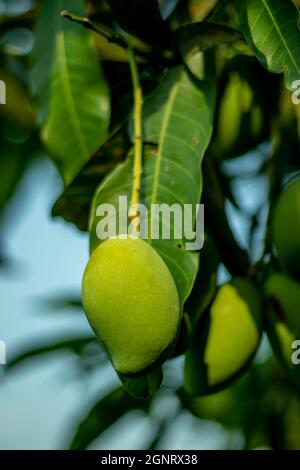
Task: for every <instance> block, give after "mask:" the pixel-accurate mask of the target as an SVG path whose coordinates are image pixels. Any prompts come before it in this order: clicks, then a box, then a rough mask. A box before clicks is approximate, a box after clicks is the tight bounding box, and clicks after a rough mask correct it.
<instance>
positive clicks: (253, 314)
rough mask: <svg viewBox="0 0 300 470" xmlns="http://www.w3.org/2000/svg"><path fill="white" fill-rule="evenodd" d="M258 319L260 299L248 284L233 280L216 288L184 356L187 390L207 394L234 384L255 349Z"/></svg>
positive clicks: (258, 331)
mask: <svg viewBox="0 0 300 470" xmlns="http://www.w3.org/2000/svg"><path fill="white" fill-rule="evenodd" d="M261 318H262V317H261V301H260V296H259V294H258V292H257V290H256V288H255V287H254V286H253V285H252V284H251V283H249V282H248V281H246V280H244V279H240V278H236V279H234V280H232V281H231V282H230V283H226V284H224V285H222V286H221V287H219V289H218V291H217V294H216V297H215V299H214V301H213V302H212V304H211V306H210V308H209V311H208V312H207V316H205V317H203V320H202V321H201V322H200V323H199V326H198V328H197V330H196V334H195V336H194V338H193V341H192V346H191V347H190V349H189V351H188V352H187V354H186V359H185V367H184V375H185V378H184V387H185V389H186V391H187V392H188V393H190V394H191V395H207V394H209V393H214V392H217V391H218V390H221V389H223V388H225V387H226V386H227V385H228V384H230V383H231V382H232V381H234V379H235V378H236V377H238V376H239V374H240V373H241V372H242V371H243V370H244V369H245V368H246V366H247V365H248V364H249V363H250V361H251V359H252V358H253V356H254V354H255V352H256V350H257V348H258V345H259V343H260V338H261V333H262V319H261Z"/></svg>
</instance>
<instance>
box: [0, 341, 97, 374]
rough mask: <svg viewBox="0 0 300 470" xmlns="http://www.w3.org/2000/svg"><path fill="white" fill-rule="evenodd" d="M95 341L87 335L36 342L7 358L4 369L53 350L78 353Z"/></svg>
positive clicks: (11, 367)
mask: <svg viewBox="0 0 300 470" xmlns="http://www.w3.org/2000/svg"><path fill="white" fill-rule="evenodd" d="M93 342H96V339H95V337H94V336H91V335H90V336H87V337H82V336H79V337H78V338H67V339H63V340H57V341H54V342H51V343H49V342H48V343H46V342H45V343H41V342H40V344H37V345H36V346H34V347H32V345H31V347H29V348H25V349H24V350H23V351H21V352H19V353H17V354H16V355H15V356H13V357H12V358H11V359H9V361H8V363H7V366H6V370H12V369H14V368H15V367H16V366H18V365H21V364H23V363H24V362H25V361H27V360H29V359H33V358H37V357H40V356H44V355H45V354H49V353H52V352H55V351H69V352H72V353H76V354H78V353H80V352H81V351H82V350H83V349H84V348H85V346H86V345H88V344H90V343H93Z"/></svg>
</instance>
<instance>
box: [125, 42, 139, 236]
mask: <svg viewBox="0 0 300 470" xmlns="http://www.w3.org/2000/svg"><path fill="white" fill-rule="evenodd" d="M128 62H129V65H130V71H131V77H132V83H133V97H134V113H133V116H134V164H133V188H132V196H131V205H132V207H133V208H136V209H135V210H134V211H133V214H132V215H131V219H132V221H133V223H134V225H135V228H136V231H137V229H138V227H139V225H140V217H138V215H137V205H138V204H139V202H140V193H141V180H142V158H143V126H142V110H143V92H142V87H141V83H140V78H139V72H138V67H137V63H136V58H135V54H134V50H133V49H132V48H131V47H129V48H128Z"/></svg>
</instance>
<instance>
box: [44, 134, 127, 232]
mask: <svg viewBox="0 0 300 470" xmlns="http://www.w3.org/2000/svg"><path fill="white" fill-rule="evenodd" d="M128 150H129V144H128V139H127V137H126V136H125V133H124V132H123V131H122V130H121V131H120V132H118V133H117V134H116V135H114V136H113V137H112V138H111V139H110V140H108V141H107V142H105V144H104V145H103V146H102V147H101V148H100V149H99V151H98V152H97V153H96V154H95V155H94V156H93V157H92V159H91V160H90V161H89V162H88V163H87V165H86V166H85V167H84V168H83V170H82V171H81V172H80V173H79V174H78V176H76V178H75V179H74V181H72V183H71V184H70V185H69V186H68V187H67V188H66V189H65V190H64V192H63V193H62V194H61V196H60V197H59V198H58V199H57V201H56V202H55V204H54V206H53V208H52V216H53V217H63V218H64V219H65V220H67V221H68V222H72V223H74V224H75V225H76V226H77V228H79V230H82V231H87V229H88V215H89V211H90V205H91V200H92V198H93V195H94V193H95V191H96V189H97V186H98V185H99V183H100V182H101V181H102V180H103V178H104V177H105V176H106V175H107V174H108V173H109V172H110V171H112V169H113V168H114V167H115V166H116V165H117V164H118V163H119V162H120V161H122V160H124V158H125V156H126V153H127V152H128Z"/></svg>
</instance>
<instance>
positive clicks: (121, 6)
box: [109, 0, 168, 45]
mask: <svg viewBox="0 0 300 470" xmlns="http://www.w3.org/2000/svg"><path fill="white" fill-rule="evenodd" d="M109 3H110V6H111V8H112V11H113V13H114V16H115V18H116V19H117V21H118V22H119V24H120V26H122V28H124V29H125V30H127V31H128V32H130V33H133V34H135V35H136V36H137V37H138V38H141V39H143V40H144V41H146V42H148V43H149V44H150V45H152V44H154V45H161V44H166V43H167V42H168V30H167V27H166V25H165V23H164V21H163V19H162V17H161V14H160V10H159V6H158V1H157V0H147V1H146V2H145V0H111V1H110V2H109Z"/></svg>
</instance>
